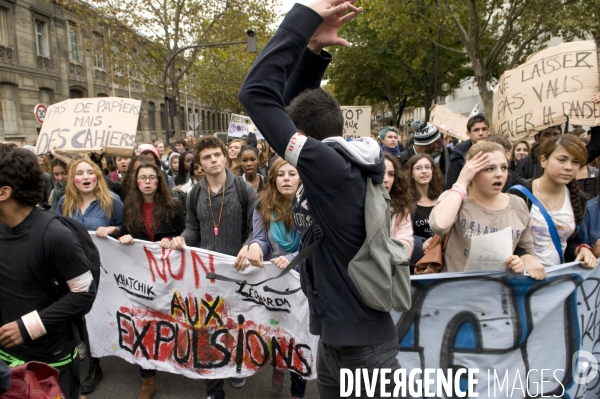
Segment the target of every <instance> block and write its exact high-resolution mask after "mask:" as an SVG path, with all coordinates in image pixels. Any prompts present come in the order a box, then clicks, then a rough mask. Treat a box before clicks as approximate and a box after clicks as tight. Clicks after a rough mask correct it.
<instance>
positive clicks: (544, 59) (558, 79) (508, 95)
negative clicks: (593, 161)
mask: <svg viewBox="0 0 600 399" xmlns="http://www.w3.org/2000/svg"><path fill="white" fill-rule="evenodd" d="M494 90H495V91H494V113H493V130H494V133H496V134H504V135H507V136H509V137H510V138H511V139H518V138H522V137H527V136H531V135H533V134H535V133H536V132H538V131H540V130H543V129H545V128H546V127H549V126H555V125H559V124H562V123H565V122H566V121H567V118H568V119H569V121H570V122H571V123H573V124H581V125H589V126H593V125H596V124H599V123H600V107H599V106H598V104H593V103H592V102H591V97H592V95H593V94H594V93H595V92H597V91H598V65H597V58H596V47H595V43H594V42H592V41H587V42H575V43H564V44H562V45H559V46H556V47H551V48H548V49H545V50H542V51H539V52H537V53H535V54H533V55H532V56H531V57H529V59H528V60H527V61H526V62H525V63H524V64H523V65H520V66H518V67H516V68H514V69H512V70H509V71H506V72H505V73H504V74H503V75H502V76H501V77H500V80H499V82H498V85H497V86H496V88H495V89H494Z"/></svg>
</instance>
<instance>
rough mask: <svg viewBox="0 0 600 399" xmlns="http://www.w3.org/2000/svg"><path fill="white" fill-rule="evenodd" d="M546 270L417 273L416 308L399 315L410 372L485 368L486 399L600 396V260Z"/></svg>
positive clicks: (401, 356)
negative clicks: (536, 274) (540, 273)
mask: <svg viewBox="0 0 600 399" xmlns="http://www.w3.org/2000/svg"><path fill="white" fill-rule="evenodd" d="M546 271H547V272H548V277H547V278H546V279H545V280H542V281H538V280H533V279H531V278H529V277H526V276H521V275H515V274H511V273H506V272H496V273H492V272H483V273H482V272H480V273H471V274H467V273H440V274H437V275H431V274H427V275H422V276H411V282H412V304H413V305H412V308H411V309H410V310H409V311H407V312H404V313H397V312H395V314H394V319H395V320H397V323H396V329H397V331H398V340H399V342H400V352H398V360H399V362H400V365H401V366H402V367H403V368H405V369H406V374H407V375H408V373H409V372H412V371H413V370H416V369H420V370H422V371H423V370H425V369H430V370H436V369H441V370H444V371H445V370H448V369H451V370H459V369H469V370H473V369H478V372H476V373H474V374H475V378H476V379H477V381H478V383H477V387H476V393H477V394H478V397H480V398H530V397H552V396H554V397H561V398H586V399H592V398H593V399H597V398H598V397H600V376H599V374H598V371H597V370H598V369H597V365H598V360H600V353H599V352H598V345H599V344H600V329H599V328H598V327H599V325H600V321H599V320H598V306H599V305H600V268H599V267H597V268H596V269H584V268H582V267H581V266H579V265H578V264H567V265H559V266H553V267H551V268H547V269H546ZM594 368H595V369H594ZM465 371H466V370H465ZM434 375H435V374H434ZM417 378H421V379H422V378H423V373H421V374H420V375H418V376H417ZM413 388H414V389H415V390H416V391H417V392H418V390H419V389H420V388H419V387H414V386H413ZM433 391H434V392H435V388H434V389H433ZM474 396H475V395H473V396H470V397H474ZM399 397H407V396H405V395H403V394H400V395H399ZM410 397H413V398H414V397H422V396H420V395H412V394H411V395H410ZM436 397H453V396H452V395H449V396H436ZM454 397H456V396H454Z"/></svg>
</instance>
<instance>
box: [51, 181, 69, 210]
mask: <svg viewBox="0 0 600 399" xmlns="http://www.w3.org/2000/svg"><path fill="white" fill-rule="evenodd" d="M66 189H67V183H63V184H60V183H58V182H56V183H54V191H52V199H51V200H52V205H51V208H52V210H53V211H55V210H56V207H57V206H58V202H59V201H60V199H61V198H62V196H63V195H65V190H66Z"/></svg>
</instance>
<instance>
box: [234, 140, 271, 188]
mask: <svg viewBox="0 0 600 399" xmlns="http://www.w3.org/2000/svg"><path fill="white" fill-rule="evenodd" d="M239 158H240V167H241V169H242V171H243V174H242V177H243V178H244V180H246V181H247V182H248V183H250V184H252V185H253V186H254V188H255V189H256V192H257V193H258V192H260V191H261V190H262V189H263V187H264V185H265V179H264V177H262V176H261V175H260V174H259V173H258V159H259V154H258V150H257V149H256V147H252V146H250V145H247V146H246V147H244V148H242V149H241V151H240V153H239Z"/></svg>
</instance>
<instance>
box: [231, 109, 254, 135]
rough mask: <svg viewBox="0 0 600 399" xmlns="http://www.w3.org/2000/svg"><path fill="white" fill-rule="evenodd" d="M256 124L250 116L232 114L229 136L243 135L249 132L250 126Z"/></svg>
mask: <svg viewBox="0 0 600 399" xmlns="http://www.w3.org/2000/svg"><path fill="white" fill-rule="evenodd" d="M250 126H254V124H253V123H252V119H250V117H249V116H244V115H238V114H231V119H230V120H229V136H230V137H242V136H244V135H246V134H248V128H249V127H250Z"/></svg>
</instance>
